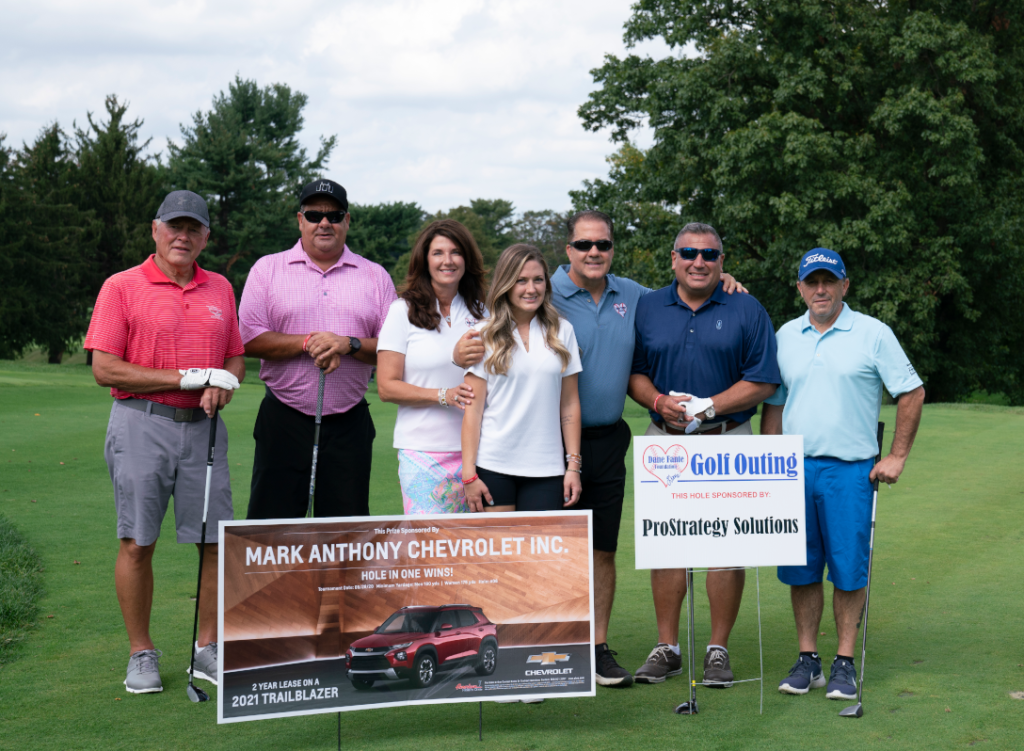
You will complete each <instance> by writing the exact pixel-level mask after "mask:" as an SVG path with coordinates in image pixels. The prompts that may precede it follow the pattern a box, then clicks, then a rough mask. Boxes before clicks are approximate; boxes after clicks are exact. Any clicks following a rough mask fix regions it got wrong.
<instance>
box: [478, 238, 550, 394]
mask: <svg viewBox="0 0 1024 751" xmlns="http://www.w3.org/2000/svg"><path fill="white" fill-rule="evenodd" d="M530 261H537V262H538V263H539V264H540V265H541V267H542V268H543V269H544V288H545V292H544V302H543V304H542V305H541V306H540V308H539V309H538V310H537V314H536V316H537V319H538V322H539V323H540V325H541V327H542V328H543V329H544V343H545V344H546V345H547V347H548V349H550V350H551V351H552V352H554V353H555V354H556V355H558V357H559V359H560V360H561V361H562V372H565V369H566V368H567V367H568V365H569V360H570V355H569V350H568V349H566V347H565V345H564V344H562V340H561V339H559V338H558V329H559V326H560V322H559V315H558V311H557V310H555V306H554V305H553V304H552V303H551V275H550V274H549V273H548V264H547V262H545V260H544V256H543V255H542V254H541V252H540V250H539V249H538V248H535V247H534V246H533V245H526V244H525V243H516V244H515V245H511V246H509V247H508V248H505V250H504V251H503V252H502V254H501V257H500V258H499V259H498V265H497V266H496V267H495V269H494V277H493V279H492V281H491V290H490V292H489V293H488V295H487V309H488V310H489V311H490V314H491V317H490V319H489V320H488V321H487V323H485V324H484V326H483V328H482V329H481V334H482V336H483V341H484V346H485V347H486V348H487V349H489V350H490V351H491V355H490V357H488V358H487V361H486V362H485V363H484V369H485V370H486V371H487V372H488V373H493V374H495V375H505V374H506V373H508V369H509V366H511V364H512V352H513V350H514V349H515V347H516V340H515V337H514V336H513V332H514V331H515V328H516V321H515V318H514V317H513V316H512V303H511V302H509V293H510V292H511V291H512V288H513V287H515V286H516V281H517V280H518V279H519V275H520V274H521V273H522V272H523V266H525V265H526V264H527V263H529V262H530Z"/></svg>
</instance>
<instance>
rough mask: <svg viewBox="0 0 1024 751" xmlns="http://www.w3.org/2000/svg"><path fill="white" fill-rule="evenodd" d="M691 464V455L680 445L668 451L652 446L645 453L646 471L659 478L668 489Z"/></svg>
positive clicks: (674, 445) (670, 447)
mask: <svg viewBox="0 0 1024 751" xmlns="http://www.w3.org/2000/svg"><path fill="white" fill-rule="evenodd" d="M689 463H690V455H689V454H688V453H686V449H684V448H683V447H682V446H680V445H679V444H678V443H676V444H673V445H672V446H669V447H668V448H667V449H663V448H662V447H661V446H658V445H651V446H648V447H647V450H646V451H644V469H646V470H647V471H648V472H650V473H651V474H652V475H654V476H655V477H657V478H658V480H660V481H661V484H662V485H664V486H665V487H666V488H667V487H668V486H669V485H671V484H672V483H673V482H675V480H676V478H677V477H679V475H681V474H683V470H685V469H686V465H687V464H689Z"/></svg>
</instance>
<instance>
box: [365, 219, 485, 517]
mask: <svg viewBox="0 0 1024 751" xmlns="http://www.w3.org/2000/svg"><path fill="white" fill-rule="evenodd" d="M485 293H486V282H485V280H484V262H483V256H482V255H481V254H480V249H479V248H478V247H477V244H476V242H475V241H474V240H473V236H472V235H471V234H470V233H469V230H467V229H466V228H465V227H464V226H463V225H462V224H460V223H459V222H456V221H454V220H451V219H442V220H440V221H436V222H432V223H431V224H429V225H428V226H427V227H426V228H424V230H423V231H422V232H421V233H420V235H419V237H418V238H417V239H416V243H415V244H414V246H413V250H412V258H410V260H409V272H408V274H407V275H406V277H405V282H404V284H403V285H402V287H401V291H400V292H399V299H398V300H396V301H395V302H394V303H392V305H391V309H390V310H389V311H388V315H387V318H386V319H385V321H384V326H383V327H382V328H381V332H380V336H379V337H378V339H377V393H378V395H379V396H380V398H381V401H385V402H394V403H396V404H397V405H398V417H397V419H396V420H395V440H394V447H395V448H396V449H398V479H399V482H400V483H401V486H402V502H403V505H404V508H405V513H406V514H444V513H459V512H464V511H467V510H468V509H467V507H466V495H465V492H464V489H463V486H462V452H461V446H460V431H461V428H462V411H463V410H464V409H465V408H466V405H467V404H468V403H469V402H470V401H472V397H473V394H472V391H471V389H469V387H468V386H467V385H466V384H465V383H463V380H462V375H463V371H462V369H461V368H458V367H456V366H455V365H454V364H452V361H451V359H452V350H453V349H454V347H455V343H456V342H457V341H458V340H459V337H461V336H462V335H463V334H465V333H466V331H467V330H468V329H469V328H470V327H471V326H474V325H476V323H477V322H478V321H479V320H480V319H482V318H483V317H484V315H485V308H484V303H483V299H484V295H485Z"/></svg>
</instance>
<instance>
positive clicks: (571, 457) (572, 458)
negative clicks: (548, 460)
mask: <svg viewBox="0 0 1024 751" xmlns="http://www.w3.org/2000/svg"><path fill="white" fill-rule="evenodd" d="M565 460H566V461H567V462H576V463H577V464H579V465H580V466H581V467H582V466H583V455H582V454H566V455H565Z"/></svg>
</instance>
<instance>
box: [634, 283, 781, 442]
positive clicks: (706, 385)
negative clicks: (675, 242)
mask: <svg viewBox="0 0 1024 751" xmlns="http://www.w3.org/2000/svg"><path fill="white" fill-rule="evenodd" d="M633 372H634V373H642V374H643V375H646V376H648V377H649V378H650V379H651V381H652V382H653V383H654V386H655V388H657V389H658V391H659V392H661V393H663V394H667V393H669V391H678V392H684V393H687V394H693V395H694V396H699V397H709V396H714V395H715V394H720V393H722V392H723V391H725V390H726V389H728V388H730V387H731V386H733V385H735V384H737V383H739V382H740V381H750V382H753V383H779V382H780V381H781V376H780V375H779V365H778V361H777V359H776V349H775V331H774V329H773V328H772V322H771V319H770V318H769V317H768V312H767V311H766V310H765V309H764V307H762V305H761V303H759V302H758V301H757V300H756V299H755V298H754V297H753V296H752V295H727V294H726V293H725V292H724V290H723V289H722V284H721V283H719V285H718V288H717V289H715V291H714V292H713V293H712V295H711V297H710V298H708V299H707V300H706V301H705V302H704V303H703V304H702V305H701V306H700V307H699V308H697V310H693V309H691V308H690V306H689V305H687V304H686V303H684V302H683V301H682V300H681V299H680V297H679V294H678V292H677V291H676V284H675V282H673V283H672V284H670V285H669V286H667V287H663V288H661V289H659V290H655V291H654V292H652V293H651V294H649V295H647V296H646V297H644V298H642V299H641V300H640V302H639V304H638V307H637V313H636V345H635V346H634V348H633ZM756 411H757V408H756V407H751V408H750V409H746V410H743V411H742V412H735V413H733V414H728V415H726V414H718V415H716V416H715V419H714V420H713V421H712V423H713V424H714V423H719V422H725V421H727V420H735V421H736V422H741V423H742V422H746V421H747V420H749V419H750V418H751V417H752V416H753V415H754V413H755V412H756ZM650 414H651V419H652V420H654V421H656V422H661V416H660V415H658V414H657V413H656V412H653V411H652V412H651V413H650Z"/></svg>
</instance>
